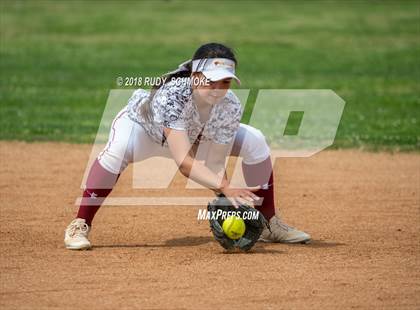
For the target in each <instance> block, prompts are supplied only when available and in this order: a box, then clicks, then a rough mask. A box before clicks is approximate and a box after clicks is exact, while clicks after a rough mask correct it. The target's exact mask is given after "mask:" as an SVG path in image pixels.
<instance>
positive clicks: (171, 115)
mask: <svg viewBox="0 0 420 310" xmlns="http://www.w3.org/2000/svg"><path fill="white" fill-rule="evenodd" d="M178 84H179V83H178ZM178 84H177V83H173V82H169V83H167V84H165V85H163V86H162V87H161V88H160V89H159V90H158V91H157V92H156V94H155V96H154V98H153V118H154V121H155V122H157V123H158V124H161V125H163V126H164V127H167V128H172V129H177V130H187V120H186V119H185V109H184V108H185V104H186V101H187V100H188V96H186V95H185V93H184V92H183V89H182V88H181V87H182V86H181V87H180V85H178Z"/></svg>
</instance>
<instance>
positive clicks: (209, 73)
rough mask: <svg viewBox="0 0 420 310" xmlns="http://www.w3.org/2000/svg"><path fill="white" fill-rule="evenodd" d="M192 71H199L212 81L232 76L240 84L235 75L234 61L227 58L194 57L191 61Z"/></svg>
mask: <svg viewBox="0 0 420 310" xmlns="http://www.w3.org/2000/svg"><path fill="white" fill-rule="evenodd" d="M192 72H201V73H203V74H204V76H205V77H206V78H207V79H209V80H210V81H212V82H215V81H220V80H223V79H228V78H232V79H235V80H236V82H237V83H238V84H241V81H240V80H239V79H238V77H237V76H236V75H235V62H234V61H233V60H230V59H227V58H205V59H195V60H193V61H192Z"/></svg>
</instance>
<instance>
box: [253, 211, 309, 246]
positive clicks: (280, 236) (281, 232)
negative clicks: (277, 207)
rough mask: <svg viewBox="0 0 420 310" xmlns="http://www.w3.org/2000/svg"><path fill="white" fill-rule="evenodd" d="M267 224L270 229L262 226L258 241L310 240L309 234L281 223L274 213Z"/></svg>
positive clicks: (288, 241)
mask: <svg viewBox="0 0 420 310" xmlns="http://www.w3.org/2000/svg"><path fill="white" fill-rule="evenodd" d="M269 225H270V229H268V228H264V230H263V232H262V233H261V236H260V239H259V240H258V241H262V242H280V243H309V242H310V241H311V236H310V235H309V234H307V233H305V232H303V231H300V230H297V229H296V228H294V227H291V226H289V225H287V224H285V223H283V222H282V221H281V220H280V219H279V218H278V217H277V216H275V215H274V216H273V217H272V218H271V219H270V221H269ZM270 230H271V231H270Z"/></svg>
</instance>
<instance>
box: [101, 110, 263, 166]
mask: <svg viewBox="0 0 420 310" xmlns="http://www.w3.org/2000/svg"><path fill="white" fill-rule="evenodd" d="M205 143H206V142H203V143H201V144H205ZM201 144H200V148H201ZM230 155H231V156H240V157H242V160H243V162H244V163H245V164H256V163H259V162H262V161H263V160H265V159H267V157H269V156H270V149H269V147H268V145H267V143H266V141H265V137H264V135H263V134H262V133H261V131H260V130H258V129H256V128H254V127H251V126H249V125H245V124H240V127H239V129H238V131H237V133H236V136H235V140H234V143H233V146H232V151H231V154H230ZM153 156H160V157H167V158H171V157H172V156H171V153H170V150H169V148H168V147H166V146H161V145H160V144H158V143H156V142H154V141H153V140H152V139H151V138H150V137H149V135H148V134H147V133H146V132H145V130H144V129H143V127H142V126H141V125H140V124H138V123H136V122H134V121H133V120H131V119H130V118H129V117H128V115H127V112H126V108H124V109H122V110H121V111H120V112H119V113H118V115H117V116H116V117H115V119H114V121H113V122H112V125H111V130H110V134H109V139H108V143H107V145H106V146H105V148H104V150H103V151H102V152H101V153H100V154H99V156H98V160H99V162H100V164H101V166H102V167H104V168H105V169H106V170H108V171H109V172H112V173H114V174H119V173H121V172H122V171H123V170H124V169H125V168H126V167H127V165H128V164H129V163H132V162H137V161H142V160H144V159H147V158H150V157H153Z"/></svg>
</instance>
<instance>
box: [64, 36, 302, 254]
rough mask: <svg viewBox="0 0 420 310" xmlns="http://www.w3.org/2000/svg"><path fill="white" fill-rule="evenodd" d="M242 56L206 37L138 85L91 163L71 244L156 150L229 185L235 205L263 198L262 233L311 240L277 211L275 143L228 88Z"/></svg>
mask: <svg viewBox="0 0 420 310" xmlns="http://www.w3.org/2000/svg"><path fill="white" fill-rule="evenodd" d="M236 64H237V61H236V58H235V55H234V54H233V52H232V50H231V49H229V48H228V47H226V46H224V45H222V44H218V43H209V44H205V45H203V46H201V47H200V48H199V49H198V50H197V51H196V52H195V54H194V56H193V58H192V60H189V61H186V62H184V63H182V64H181V65H179V67H178V69H176V70H175V71H172V72H169V73H167V74H166V75H165V77H166V78H167V79H166V80H165V81H164V82H162V83H161V84H159V85H156V86H154V87H153V88H152V90H151V91H150V92H148V91H146V90H143V89H139V90H136V91H135V92H134V93H133V95H132V97H131V98H130V99H129V101H128V104H127V106H126V107H124V108H123V109H122V110H121V111H120V112H119V113H118V115H117V116H116V117H115V119H114V121H113V123H112V126H111V131H110V135H109V140H108V143H107V145H106V146H105V148H104V150H103V151H102V152H101V153H100V154H99V156H98V157H97V158H96V160H95V162H94V163H93V165H92V167H91V169H90V172H89V175H88V178H87V182H86V188H85V190H84V192H83V198H82V202H81V205H80V207H79V211H78V214H77V217H76V219H74V220H73V221H72V222H71V223H70V225H69V226H68V227H67V229H66V231H65V238H64V243H65V246H66V248H67V249H72V250H82V249H89V248H90V247H91V244H90V242H89V240H88V234H89V232H90V230H91V223H92V220H93V218H94V216H95V213H96V212H97V210H98V209H99V207H100V205H101V203H102V202H103V200H104V199H105V198H106V197H107V196H108V195H109V193H110V192H111V191H112V188H113V186H114V185H115V183H116V182H117V180H118V177H119V175H120V174H121V173H122V171H123V170H124V169H125V168H126V167H127V165H128V164H129V163H132V162H137V161H141V160H144V159H147V158H150V157H152V156H164V157H170V158H173V159H174V160H175V162H176V164H177V165H178V167H179V170H180V171H181V173H182V174H183V175H185V176H186V177H188V178H191V179H192V180H194V181H195V182H197V183H199V184H201V185H203V186H206V187H208V188H210V189H212V190H213V191H214V192H215V193H223V194H224V195H225V196H226V197H227V198H228V199H229V200H230V201H231V202H232V203H233V204H234V205H237V204H238V203H246V202H257V201H259V202H261V201H262V202H261V203H260V204H259V205H258V204H256V208H257V209H258V210H259V211H261V212H262V214H263V215H264V216H265V217H266V219H267V220H268V221H269V225H270V230H269V229H266V230H264V231H263V233H262V235H261V241H265V242H283V243H307V242H309V241H310V236H309V235H308V234H307V233H304V232H302V231H299V230H297V229H295V228H293V227H290V226H288V225H286V224H284V223H283V222H282V221H281V220H280V218H279V217H278V216H277V215H276V214H275V205H274V183H273V173H272V163H271V159H270V149H269V147H268V145H267V143H266V141H265V137H264V135H263V134H262V133H261V131H259V130H257V129H256V128H253V127H251V126H249V125H246V124H241V123H240V120H241V116H242V107H241V104H240V101H239V99H238V98H237V97H236V96H235V94H234V93H233V92H232V91H231V90H230V89H229V88H230V84H231V81H232V80H235V81H236V82H238V83H240V81H239V79H238V78H237V77H236V75H235V67H236ZM198 146H200V148H199V152H198V153H200V155H199V157H200V158H199V157H197V156H198V154H197V150H198ZM201 150H204V151H203V152H201ZM227 155H230V156H240V157H242V172H243V175H244V179H245V181H246V183H247V186H249V187H248V188H239V189H238V188H232V187H231V186H230V184H229V181H228V180H227V177H226V173H225V171H224V168H225V159H226V156H227ZM199 160H200V161H199ZM201 160H202V161H201Z"/></svg>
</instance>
